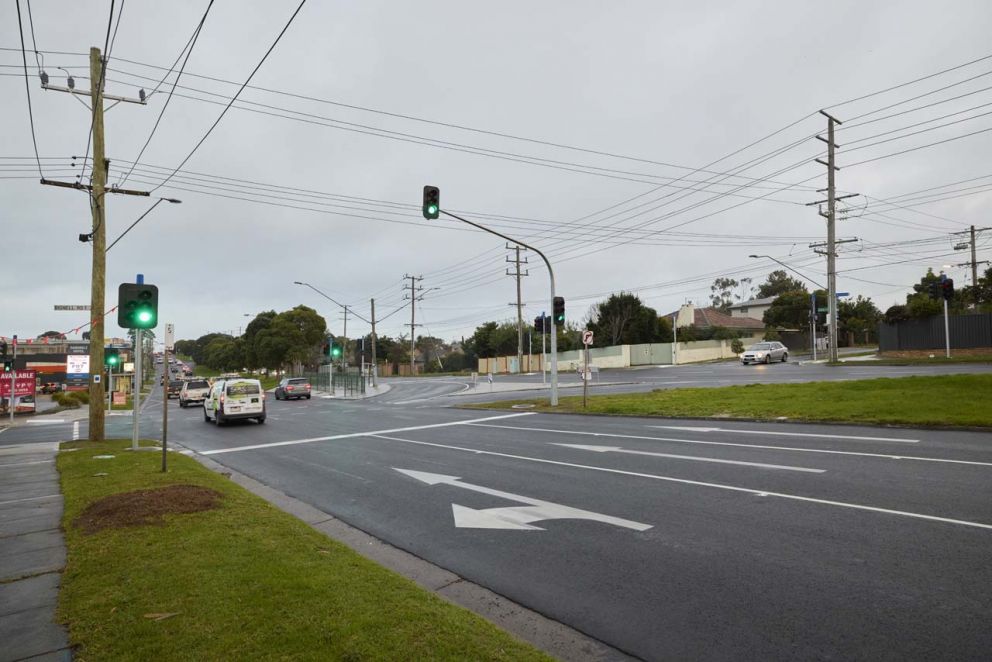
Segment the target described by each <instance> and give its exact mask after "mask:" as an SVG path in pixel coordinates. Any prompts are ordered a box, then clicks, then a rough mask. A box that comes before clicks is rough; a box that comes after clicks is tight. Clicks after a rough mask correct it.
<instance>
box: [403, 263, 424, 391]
mask: <svg viewBox="0 0 992 662" xmlns="http://www.w3.org/2000/svg"><path fill="white" fill-rule="evenodd" d="M403 278H404V279H407V278H409V279H410V285H409V286H407V285H404V288H406V287H409V288H410V294H409V295H407V296H406V297H404V298H409V299H410V376H411V377H413V376H414V375H416V374H417V366H416V363H415V362H416V357H417V292H419V291H421V290H422V289H424V288H423V287H418V286H417V283H418V282H420V281H422V280H423V279H424V277H423V276H410V275H404V276H403Z"/></svg>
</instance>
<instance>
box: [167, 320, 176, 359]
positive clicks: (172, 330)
mask: <svg viewBox="0 0 992 662" xmlns="http://www.w3.org/2000/svg"><path fill="white" fill-rule="evenodd" d="M175 344H176V327H175V325H174V324H166V325H165V348H166V349H167V350H169V351H170V352H171V351H172V349H173V347H174V346H175Z"/></svg>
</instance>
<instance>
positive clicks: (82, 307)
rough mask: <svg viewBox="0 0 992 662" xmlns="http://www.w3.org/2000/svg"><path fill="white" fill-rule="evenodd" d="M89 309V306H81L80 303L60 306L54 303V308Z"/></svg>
mask: <svg viewBox="0 0 992 662" xmlns="http://www.w3.org/2000/svg"><path fill="white" fill-rule="evenodd" d="M89 309H90V307H89V306H82V305H80V306H60V305H58V304H56V305H55V310H89Z"/></svg>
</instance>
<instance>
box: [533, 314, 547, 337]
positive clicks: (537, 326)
mask: <svg viewBox="0 0 992 662" xmlns="http://www.w3.org/2000/svg"><path fill="white" fill-rule="evenodd" d="M534 333H547V331H546V330H545V326H544V315H538V316H537V317H535V318H534Z"/></svg>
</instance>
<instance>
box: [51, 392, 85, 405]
mask: <svg viewBox="0 0 992 662" xmlns="http://www.w3.org/2000/svg"><path fill="white" fill-rule="evenodd" d="M52 400H54V401H55V404H57V405H59V406H60V407H79V406H80V405H81V404H82V401H81V400H79V399H78V398H76V397H73V393H70V392H67V391H59V392H57V393H53V394H52Z"/></svg>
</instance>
